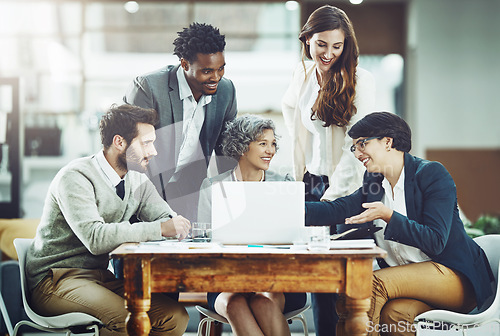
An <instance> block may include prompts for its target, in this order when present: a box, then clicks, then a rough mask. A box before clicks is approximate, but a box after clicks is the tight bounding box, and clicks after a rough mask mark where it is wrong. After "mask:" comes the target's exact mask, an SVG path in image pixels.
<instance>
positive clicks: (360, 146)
mask: <svg viewBox="0 0 500 336" xmlns="http://www.w3.org/2000/svg"><path fill="white" fill-rule="evenodd" d="M365 139H367V138H365V137H363V138H357V139H353V140H352V143H353V146H355V148H356V150H355V151H354V155H355V156H356V158H357V159H358V160H359V161H361V162H362V163H363V165H364V166H365V168H366V170H367V171H368V172H370V173H384V167H385V166H386V165H387V163H388V162H389V160H388V155H387V153H389V151H388V150H387V148H390V147H391V145H392V139H391V138H387V137H384V138H382V139H370V140H366V141H365Z"/></svg>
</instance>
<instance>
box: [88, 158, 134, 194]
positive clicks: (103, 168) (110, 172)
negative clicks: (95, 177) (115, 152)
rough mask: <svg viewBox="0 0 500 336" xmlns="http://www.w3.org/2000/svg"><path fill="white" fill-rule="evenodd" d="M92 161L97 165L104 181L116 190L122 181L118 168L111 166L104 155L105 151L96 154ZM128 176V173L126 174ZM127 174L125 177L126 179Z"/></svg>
mask: <svg viewBox="0 0 500 336" xmlns="http://www.w3.org/2000/svg"><path fill="white" fill-rule="evenodd" d="M92 163H93V164H94V166H95V167H96V169H97V171H98V172H99V174H101V176H102V178H103V179H104V181H106V182H107V184H108V185H109V186H110V187H112V188H113V190H115V188H116V186H117V185H118V184H119V183H120V182H121V180H122V179H121V178H120V175H118V173H117V172H116V170H114V169H113V167H111V165H110V164H109V162H108V160H106V158H105V157H104V151H102V150H101V151H100V152H99V153H97V154H96V155H94V156H93V157H92ZM125 176H126V174H125ZM125 176H124V177H123V179H125Z"/></svg>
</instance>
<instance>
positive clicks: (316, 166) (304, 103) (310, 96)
mask: <svg viewBox="0 0 500 336" xmlns="http://www.w3.org/2000/svg"><path fill="white" fill-rule="evenodd" d="M307 81H308V82H310V83H307V84H306V86H305V91H304V95H303V96H302V97H300V99H299V108H300V111H301V112H300V114H301V116H300V117H301V120H302V123H303V124H304V127H305V128H306V129H307V131H308V141H307V147H308V148H307V150H306V157H305V160H306V161H305V163H306V169H307V171H308V172H309V173H311V174H314V175H327V176H328V175H329V169H328V166H327V165H326V160H322V159H321V158H323V157H326V155H325V153H326V141H327V138H326V127H323V122H322V121H321V120H319V119H315V120H311V114H312V107H313V105H314V103H315V102H316V99H317V98H318V94H319V90H320V89H321V87H320V86H319V84H318V77H317V75H316V71H314V72H313V73H312V74H311V76H309V78H308V79H307Z"/></svg>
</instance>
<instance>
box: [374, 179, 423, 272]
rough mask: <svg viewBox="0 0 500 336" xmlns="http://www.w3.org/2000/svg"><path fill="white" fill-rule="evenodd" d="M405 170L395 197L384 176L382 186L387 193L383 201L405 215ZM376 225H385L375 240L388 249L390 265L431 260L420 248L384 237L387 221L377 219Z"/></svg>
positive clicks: (387, 260) (397, 186)
mask: <svg viewBox="0 0 500 336" xmlns="http://www.w3.org/2000/svg"><path fill="white" fill-rule="evenodd" d="M404 181H405V171H404V169H403V170H402V171H401V175H400V176H399V179H398V182H397V183H396V185H395V186H394V198H393V197H392V193H393V190H392V188H391V184H390V183H389V181H388V180H387V179H386V178H385V177H384V180H383V181H382V187H383V188H384V191H385V194H384V197H383V198H382V203H384V205H385V206H387V207H388V208H390V209H391V210H394V211H397V212H399V213H400V214H402V215H403V216H406V198H405V182H404ZM373 224H375V225H376V226H380V227H383V230H379V231H377V232H375V240H376V241H377V244H378V246H380V247H381V248H382V249H384V250H386V251H387V257H386V258H385V259H384V260H385V262H386V263H387V265H389V266H401V265H406V264H411V263H416V262H422V261H428V260H431V258H429V257H428V256H427V255H426V254H425V253H424V252H422V251H421V250H420V249H418V248H416V247H413V246H408V245H404V244H401V243H397V242H395V241H392V240H385V239H384V231H385V227H386V226H387V223H386V222H385V221H383V220H381V219H376V220H374V221H373Z"/></svg>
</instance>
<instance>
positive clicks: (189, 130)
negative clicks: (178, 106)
mask: <svg viewBox="0 0 500 336" xmlns="http://www.w3.org/2000/svg"><path fill="white" fill-rule="evenodd" d="M177 80H178V82H179V96H180V99H181V100H182V109H183V118H182V119H183V124H182V144H181V148H180V150H179V157H178V159H177V170H180V167H183V166H185V165H186V164H189V163H190V162H194V161H197V160H201V159H203V150H202V149H201V145H200V133H201V128H202V127H203V122H204V121H205V105H207V104H209V103H210V102H211V101H212V96H211V95H208V96H206V95H202V96H201V97H200V100H199V101H196V99H194V96H193V93H192V92H191V88H190V87H189V84H188V82H187V80H186V76H185V74H184V69H182V67H179V69H178V70H177Z"/></svg>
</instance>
